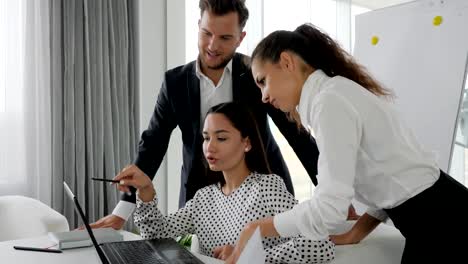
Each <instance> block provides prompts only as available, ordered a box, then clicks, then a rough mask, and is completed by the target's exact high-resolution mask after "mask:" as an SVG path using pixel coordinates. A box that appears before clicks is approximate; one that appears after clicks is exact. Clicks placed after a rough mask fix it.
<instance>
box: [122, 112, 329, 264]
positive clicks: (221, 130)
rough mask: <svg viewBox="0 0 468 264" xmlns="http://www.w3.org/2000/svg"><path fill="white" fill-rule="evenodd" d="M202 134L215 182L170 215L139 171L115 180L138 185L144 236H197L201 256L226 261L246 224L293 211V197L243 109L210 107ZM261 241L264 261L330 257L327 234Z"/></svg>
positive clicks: (138, 213)
mask: <svg viewBox="0 0 468 264" xmlns="http://www.w3.org/2000/svg"><path fill="white" fill-rule="evenodd" d="M203 137H204V143H203V152H204V155H205V158H206V160H207V163H208V165H209V169H210V170H208V172H210V171H211V173H208V175H209V177H212V179H213V180H214V182H216V183H215V184H212V185H210V186H207V187H205V188H203V189H200V190H199V191H198V192H197V193H196V194H195V196H194V198H193V199H192V200H190V201H188V202H187V204H186V205H185V207H183V208H181V209H179V210H178V211H177V212H175V213H173V214H170V215H168V216H164V215H163V214H161V212H160V211H159V209H158V207H157V204H158V200H157V197H156V194H155V190H154V187H153V184H152V182H151V180H150V178H149V177H148V176H146V175H145V174H144V173H143V172H141V171H140V172H137V173H135V172H133V171H127V170H125V171H124V172H123V173H122V174H121V175H119V176H117V177H116V178H115V179H116V180H119V181H121V182H120V184H119V189H120V190H121V191H128V186H134V187H135V188H137V209H136V212H135V223H136V225H137V226H138V227H139V228H140V232H141V235H142V236H143V237H144V238H146V239H151V238H167V237H171V238H176V237H178V236H181V235H186V234H196V235H197V236H198V238H199V241H200V249H201V251H202V253H203V254H205V255H209V256H213V257H216V258H219V259H223V260H225V259H226V258H227V257H228V256H230V254H231V253H232V250H233V249H234V246H233V245H234V243H235V242H236V239H237V238H238V237H239V235H240V232H241V231H242V228H243V227H244V225H245V224H246V223H248V222H251V221H255V220H257V219H260V218H263V217H267V216H273V215H276V214H278V213H280V212H284V211H286V210H289V209H292V208H293V206H294V205H295V204H297V201H296V200H295V199H294V197H293V196H292V195H291V194H290V193H289V192H288V191H287V189H286V185H285V184H284V182H283V180H282V179H281V178H280V177H279V176H277V175H274V174H270V169H269V165H268V162H267V160H266V156H265V152H264V147H263V143H262V141H261V138H260V136H259V132H258V129H257V126H256V123H255V120H254V118H253V115H252V114H251V113H250V112H249V111H248V110H247V108H246V107H244V106H242V105H240V104H239V103H223V104H220V105H217V106H214V107H213V108H211V109H210V110H209V111H208V114H207V117H206V119H205V123H204V128H203ZM133 169H134V168H130V169H128V170H133ZM129 175H133V176H129ZM263 245H264V247H265V249H266V253H267V261H266V263H321V262H326V261H329V260H331V259H333V257H334V244H333V243H332V242H331V241H330V240H329V239H328V238H324V239H319V240H314V241H313V240H310V239H306V238H304V237H302V236H294V237H292V238H279V237H278V238H268V239H264V240H263Z"/></svg>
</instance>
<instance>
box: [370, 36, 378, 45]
mask: <svg viewBox="0 0 468 264" xmlns="http://www.w3.org/2000/svg"><path fill="white" fill-rule="evenodd" d="M371 43H372V45H374V46H375V45H377V43H379V37H377V36H372V39H371Z"/></svg>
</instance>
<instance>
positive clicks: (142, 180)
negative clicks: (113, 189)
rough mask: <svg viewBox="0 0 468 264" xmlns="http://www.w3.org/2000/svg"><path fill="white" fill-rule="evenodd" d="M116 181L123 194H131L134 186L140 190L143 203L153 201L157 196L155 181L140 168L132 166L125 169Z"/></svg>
mask: <svg viewBox="0 0 468 264" xmlns="http://www.w3.org/2000/svg"><path fill="white" fill-rule="evenodd" d="M114 180H116V181H119V184H118V185H117V188H118V189H119V190H120V191H121V192H127V193H128V192H130V188H129V186H133V187H135V188H136V189H137V190H138V197H140V199H141V200H142V201H143V202H149V201H151V200H153V198H154V196H155V195H156V191H155V190H154V186H153V181H151V179H150V177H148V175H146V174H145V173H144V172H143V171H142V170H140V168H138V167H137V166H136V165H134V164H132V165H129V166H127V167H125V168H124V169H123V170H122V171H121V172H120V173H119V174H118V175H117V176H115V177H114Z"/></svg>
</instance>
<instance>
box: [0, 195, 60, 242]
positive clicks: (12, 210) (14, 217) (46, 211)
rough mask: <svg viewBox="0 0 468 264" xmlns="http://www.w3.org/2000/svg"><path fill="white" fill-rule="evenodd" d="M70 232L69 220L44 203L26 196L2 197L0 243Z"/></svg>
mask: <svg viewBox="0 0 468 264" xmlns="http://www.w3.org/2000/svg"><path fill="white" fill-rule="evenodd" d="M64 231H69V226H68V221H67V219H66V218H65V217H64V216H63V215H61V214H59V213H58V212H57V211H55V210H54V209H52V208H50V207H49V206H47V205H45V204H44V203H42V202H40V201H38V200H35V199H32V198H29V197H24V196H0V241H6V240H14V239H21V238H27V237H33V236H41V235H46V234H47V233H48V232H64Z"/></svg>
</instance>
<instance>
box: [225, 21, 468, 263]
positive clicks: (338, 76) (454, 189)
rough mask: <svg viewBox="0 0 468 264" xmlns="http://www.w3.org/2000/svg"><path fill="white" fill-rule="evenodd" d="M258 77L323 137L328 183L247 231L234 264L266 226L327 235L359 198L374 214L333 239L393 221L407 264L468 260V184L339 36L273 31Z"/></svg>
mask: <svg viewBox="0 0 468 264" xmlns="http://www.w3.org/2000/svg"><path fill="white" fill-rule="evenodd" d="M252 72H253V76H254V78H255V80H256V82H257V85H258V87H259V88H260V89H261V91H262V96H263V101H264V102H265V103H270V104H272V105H273V106H275V107H276V108H279V109H281V110H282V111H283V112H287V113H289V114H290V116H291V118H293V119H294V120H296V121H297V123H298V124H300V123H301V124H302V125H304V126H305V127H309V128H311V129H312V131H313V132H314V134H315V137H316V141H317V145H318V148H319V151H320V156H319V162H318V185H317V188H316V190H315V192H314V196H313V197H312V198H311V199H310V200H308V201H306V202H303V203H301V204H299V205H297V206H295V207H294V208H293V209H292V210H290V211H288V212H284V213H281V214H278V215H276V216H274V217H268V218H265V219H262V220H259V221H255V222H252V223H250V224H248V225H246V227H245V228H244V230H243V232H242V234H241V236H240V238H239V240H238V243H237V245H236V249H235V251H234V253H233V255H232V256H231V257H230V258H229V259H228V262H227V263H233V262H235V260H236V259H237V258H238V256H239V254H240V252H241V251H242V249H243V247H244V246H245V243H246V241H247V240H248V238H249V237H250V236H251V234H252V232H253V231H254V230H255V229H256V228H257V227H258V226H260V227H261V233H262V235H263V236H267V237H276V236H281V237H290V236H297V235H300V234H301V235H304V236H306V237H307V238H310V239H326V238H327V237H329V236H330V235H331V234H330V231H331V230H333V228H334V227H336V225H337V224H340V223H342V222H344V221H345V220H346V213H347V208H348V206H349V205H350V203H351V200H352V199H353V198H356V199H357V200H359V201H361V202H363V203H365V204H367V205H368V206H369V210H368V211H367V212H366V214H364V215H363V216H362V217H361V219H360V220H359V221H358V222H357V224H356V225H355V227H354V228H353V230H352V232H350V233H348V234H345V235H343V236H335V237H332V240H333V239H334V241H337V242H340V243H356V242H358V241H359V240H361V239H362V238H364V237H365V236H366V235H367V234H368V233H369V232H370V231H372V229H374V228H375V227H376V226H377V225H378V224H379V223H380V221H383V220H385V219H386V218H387V217H390V219H391V220H392V221H393V223H394V224H395V226H396V227H397V228H398V229H399V230H400V231H401V233H402V234H403V236H405V238H406V244H405V249H404V253H403V258H402V263H432V262H434V261H435V260H440V259H444V260H454V259H457V261H460V260H462V259H465V262H466V259H468V258H467V256H468V255H466V254H465V253H464V251H463V250H461V245H463V244H458V243H454V239H455V238H456V237H458V236H460V237H462V241H463V238H466V237H468V232H467V230H468V204H467V203H468V190H467V188H466V187H465V186H463V185H461V184H459V183H458V182H456V181H455V180H453V178H451V177H450V176H448V175H446V174H445V173H444V172H442V171H441V170H439V167H438V165H437V163H436V161H435V158H434V157H433V155H432V154H431V153H430V152H428V151H426V150H425V149H424V148H423V147H422V146H421V145H420V144H419V143H418V141H417V140H416V139H415V137H414V136H413V135H412V133H411V131H410V130H409V129H408V128H407V127H406V126H405V125H404V124H403V122H402V121H401V119H400V118H399V117H398V116H397V114H396V111H395V110H394V109H393V106H392V104H391V102H389V101H391V100H390V99H391V98H392V93H391V92H390V90H387V89H385V88H384V87H382V85H381V84H379V83H378V82H377V81H376V80H375V79H374V78H373V77H372V76H371V75H370V74H368V73H367V71H366V70H365V69H364V68H363V67H362V66H361V65H359V64H357V63H356V62H355V61H354V59H353V58H352V57H351V56H350V55H349V54H348V53H347V52H346V51H344V50H343V49H342V48H341V47H340V46H339V45H338V44H337V43H336V42H335V41H334V40H333V39H331V38H330V37H329V36H328V35H326V34H325V33H323V32H321V31H320V30H318V29H317V28H315V27H314V26H312V25H308V24H305V25H302V26H300V27H298V28H297V29H296V30H295V31H276V32H273V33H271V34H270V35H269V36H267V37H266V38H265V39H263V40H262V41H261V42H260V43H259V44H258V46H257V47H256V49H255V50H254V52H253V54H252ZM458 249H460V250H458ZM465 251H466V248H465ZM462 262H463V261H462Z"/></svg>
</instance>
